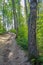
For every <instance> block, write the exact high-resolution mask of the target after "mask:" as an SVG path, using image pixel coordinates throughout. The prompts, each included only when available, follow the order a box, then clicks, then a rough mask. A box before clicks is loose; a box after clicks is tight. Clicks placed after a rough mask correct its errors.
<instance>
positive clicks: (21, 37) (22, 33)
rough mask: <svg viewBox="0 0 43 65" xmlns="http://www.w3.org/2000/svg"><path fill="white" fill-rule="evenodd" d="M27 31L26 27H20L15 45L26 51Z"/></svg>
mask: <svg viewBox="0 0 43 65" xmlns="http://www.w3.org/2000/svg"><path fill="white" fill-rule="evenodd" d="M27 34H28V31H27V26H24V25H22V26H21V27H19V29H18V38H17V43H18V44H19V45H20V46H21V47H22V48H23V49H24V50H26V49H28V35H27Z"/></svg>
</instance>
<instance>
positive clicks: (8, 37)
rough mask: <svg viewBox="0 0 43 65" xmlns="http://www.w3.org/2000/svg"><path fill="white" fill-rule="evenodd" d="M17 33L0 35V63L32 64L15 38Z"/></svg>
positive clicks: (14, 64) (1, 64)
mask: <svg viewBox="0 0 43 65" xmlns="http://www.w3.org/2000/svg"><path fill="white" fill-rule="evenodd" d="M15 36H16V35H15V34H13V33H8V34H5V35H0V65H31V64H30V63H29V62H26V60H27V59H28V56H27V55H26V53H25V52H24V51H23V50H21V48H20V46H19V45H17V43H16V40H15Z"/></svg>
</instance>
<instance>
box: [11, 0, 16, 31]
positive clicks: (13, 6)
mask: <svg viewBox="0 0 43 65" xmlns="http://www.w3.org/2000/svg"><path fill="white" fill-rule="evenodd" d="M12 9H13V17H14V28H15V30H17V19H16V7H15V0H12Z"/></svg>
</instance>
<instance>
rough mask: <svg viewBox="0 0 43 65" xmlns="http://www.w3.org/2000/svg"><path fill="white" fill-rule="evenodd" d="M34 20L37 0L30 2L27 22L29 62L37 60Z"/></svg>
mask: <svg viewBox="0 0 43 65" xmlns="http://www.w3.org/2000/svg"><path fill="white" fill-rule="evenodd" d="M36 19H37V0H30V17H29V20H28V29H29V30H28V51H29V60H32V59H34V60H35V59H36V60H37V58H38V51H37V44H36ZM37 62H38V61H37ZM37 62H36V63H37ZM34 65H35V64H34ZM36 65H38V64H36Z"/></svg>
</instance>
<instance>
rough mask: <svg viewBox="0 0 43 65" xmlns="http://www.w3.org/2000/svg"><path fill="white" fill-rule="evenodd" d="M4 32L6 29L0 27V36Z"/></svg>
mask: <svg viewBox="0 0 43 65" xmlns="http://www.w3.org/2000/svg"><path fill="white" fill-rule="evenodd" d="M5 32H6V29H5V28H4V26H2V24H1V26H0V34H4V33H5Z"/></svg>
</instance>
